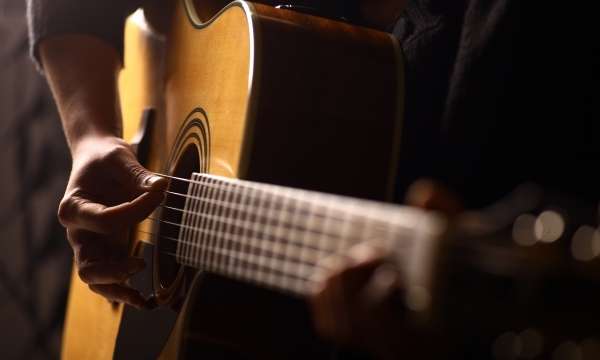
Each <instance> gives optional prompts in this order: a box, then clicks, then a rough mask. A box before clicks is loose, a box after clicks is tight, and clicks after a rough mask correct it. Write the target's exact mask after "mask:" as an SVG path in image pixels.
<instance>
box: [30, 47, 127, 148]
mask: <svg viewBox="0 0 600 360" xmlns="http://www.w3.org/2000/svg"><path fill="white" fill-rule="evenodd" d="M39 51H40V58H41V62H42V65H43V67H44V70H45V72H46V76H47V79H48V83H49V84H50V88H51V89H52V93H53V95H54V98H55V101H56V104H57V106H58V110H59V113H60V117H61V120H62V123H63V128H64V131H65V135H66V137H67V141H68V143H69V147H70V149H71V153H74V152H75V149H76V148H77V146H78V145H79V144H80V143H81V142H82V141H83V140H85V139H86V138H88V137H90V136H119V137H120V136H121V135H122V134H121V133H122V120H121V110H120V104H119V97H118V73H119V70H120V68H121V63H120V58H119V54H118V52H117V51H116V50H115V48H114V47H112V46H111V45H110V44H108V43H106V42H104V41H103V40H100V39H97V38H94V37H90V36H86V35H61V36H55V37H51V38H48V39H45V40H44V41H42V42H41V44H40V47H39Z"/></svg>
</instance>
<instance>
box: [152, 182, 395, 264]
mask: <svg viewBox="0 0 600 360" xmlns="http://www.w3.org/2000/svg"><path fill="white" fill-rule="evenodd" d="M204 176H205V177H204V178H202V179H201V181H194V180H188V179H183V178H177V177H170V176H165V177H170V178H172V179H176V180H180V181H185V182H188V183H192V184H199V185H203V187H210V188H212V189H209V190H212V191H211V192H214V191H217V192H218V193H219V192H220V193H219V196H215V198H221V197H223V198H227V195H229V197H232V196H240V194H239V193H238V194H236V193H235V191H230V190H235V186H234V184H233V183H234V182H233V181H232V180H231V179H227V180H229V183H228V182H224V181H222V182H219V181H218V180H219V177H216V176H212V179H211V177H209V176H206V175H204ZM225 179H226V178H225ZM257 185H263V184H257ZM245 187H246V189H243V188H242V191H244V190H250V191H249V192H250V193H251V194H252V195H253V196H248V197H247V199H245V200H246V202H245V203H244V204H245V205H246V206H244V207H241V206H236V205H234V204H231V203H228V202H227V201H219V200H216V199H206V198H202V197H198V196H193V195H184V194H180V193H175V192H170V193H173V194H174V195H178V196H183V197H185V198H188V199H196V200H199V201H200V202H204V203H205V204H204V205H207V204H206V203H212V204H216V205H221V207H222V208H221V209H213V210H215V213H222V212H223V211H224V210H236V211H238V212H239V213H241V214H242V215H245V218H248V214H249V211H248V210H247V209H248V205H250V200H248V198H258V199H259V200H261V201H262V200H264V199H265V198H264V197H261V196H260V195H264V194H266V193H267V192H266V191H265V188H267V187H271V189H273V190H275V189H277V188H281V187H277V186H271V185H263V186H262V188H260V186H254V187H252V186H248V185H246V186H245ZM204 190H207V189H204ZM286 190H287V189H286ZM227 191H229V194H227ZM244 192H246V191H244ZM280 192H282V193H285V195H283V196H282V197H283V198H284V199H285V198H288V199H293V198H296V197H297V196H290V195H297V194H293V193H292V191H280ZM267 195H268V194H267ZM324 197H325V196H324ZM333 199H334V198H333V197H331V196H329V197H327V200H333ZM305 203H307V204H309V205H314V204H313V203H312V202H310V201H305ZM259 204H260V203H259ZM162 206H163V207H164V208H166V209H168V210H171V211H179V212H181V213H182V214H186V213H187V214H191V215H193V216H199V217H203V218H204V219H203V221H204V222H206V221H207V220H213V222H212V224H211V227H212V226H216V227H215V229H217V230H218V229H219V226H218V225H219V224H224V225H226V226H230V227H231V226H234V227H238V228H240V229H242V230H247V231H249V232H253V233H257V232H256V225H257V222H254V226H253V229H250V228H248V227H245V226H243V225H239V224H238V223H239V219H234V220H236V221H235V222H233V223H232V222H231V221H227V218H226V217H223V216H218V215H217V216H215V215H207V214H201V213H198V212H194V211H188V210H185V209H178V208H174V207H169V206H166V205H162ZM259 208H260V206H259ZM321 208H323V209H325V210H326V213H325V214H326V215H329V214H327V212H330V211H328V210H330V207H329V206H322V207H321ZM267 210H272V208H269V209H267ZM277 210H279V211H283V212H289V213H292V214H293V213H294V211H296V210H298V209H297V208H291V209H290V208H286V207H285V206H282V207H281V208H280V209H277ZM311 215H316V216H325V215H323V214H319V213H315V212H312V213H311ZM254 216H255V218H262V219H266V220H267V221H269V220H274V219H269V216H265V215H264V214H254ZM325 217H326V218H327V219H329V221H331V220H336V219H335V218H333V217H327V216H325ZM280 218H281V216H277V217H276V218H275V219H277V220H279V219H280ZM149 220H153V221H161V220H157V219H149ZM215 220H216V221H215ZM337 220H339V221H344V220H347V219H341V218H337ZM163 222H165V221H163ZM241 222H242V224H247V223H250V224H252V222H249V221H247V220H246V219H244V220H242V221H241ZM167 223H168V222H167ZM170 224H171V225H174V226H179V227H182V228H184V227H187V228H189V229H191V230H192V232H196V233H197V232H204V233H208V234H213V235H216V236H215V237H213V238H212V240H213V241H214V242H216V241H227V240H229V242H230V243H231V240H232V239H227V233H219V232H218V231H216V232H215V231H208V230H200V229H196V228H193V227H189V226H186V225H180V224H176V223H172V222H171V223H170ZM284 224H285V225H289V226H290V227H289V229H288V230H294V229H293V228H294V224H293V223H291V222H288V223H284ZM264 225H266V226H270V225H269V224H268V223H267V224H264ZM296 228H299V229H301V230H302V228H301V227H299V226H298V225H296ZM387 228H388V229H387V230H388V231H390V227H389V226H387ZM275 229H276V230H278V229H280V228H278V227H275ZM304 230H305V233H306V231H307V230H309V229H304ZM296 231H297V230H296ZM258 234H260V233H258ZM219 235H221V236H220V237H219ZM320 235H321V236H330V237H333V235H331V234H327V233H323V232H321V233H320ZM305 237H306V236H305ZM271 238H272V239H273V238H274V240H275V241H277V240H278V239H277V237H273V236H272V235H271ZM208 240H209V241H210V238H209V239H208ZM250 240H257V237H251V238H250V239H249V241H250ZM171 241H175V242H179V243H182V242H183V243H188V244H190V245H192V248H193V247H201V245H199V244H196V243H190V242H184V241H181V240H174V239H173V238H172V239H171ZM250 242H251V241H250ZM284 243H286V244H291V245H296V246H299V247H300V248H301V249H302V247H304V246H306V245H305V244H298V243H296V242H289V241H288V242H284ZM242 245H244V246H245V247H246V248H249V247H251V248H254V249H258V250H262V251H270V252H273V253H275V252H274V250H273V249H268V248H265V247H264V246H262V247H261V246H258V247H257V246H249V244H247V243H246V244H242ZM242 245H240V246H242ZM250 245H251V244H250ZM204 250H211V251H217V249H213V247H211V246H209V247H207V248H205V249H204ZM314 252H315V253H317V254H318V253H319V252H323V251H322V250H320V249H319V247H317V248H316V250H315V251H314ZM205 254H206V252H205ZM282 255H283V256H284V258H285V253H283V254H282ZM179 256H180V257H181V255H179ZM254 256H255V257H257V258H259V260H260V259H264V255H263V256H262V257H261V256H258V255H257V254H255V255H254ZM187 258H189V259H191V260H194V261H198V259H197V258H194V257H187ZM244 261H247V259H246V260H244ZM257 266H258V265H257Z"/></svg>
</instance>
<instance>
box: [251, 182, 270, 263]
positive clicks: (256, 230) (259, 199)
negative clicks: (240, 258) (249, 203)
mask: <svg viewBox="0 0 600 360" xmlns="http://www.w3.org/2000/svg"><path fill="white" fill-rule="evenodd" d="M254 194H255V198H254V201H255V207H254V208H255V210H254V211H253V213H254V219H253V220H254V221H253V225H252V233H253V234H254V235H255V236H252V237H251V238H250V239H249V240H248V241H249V243H250V245H251V246H255V244H258V245H260V244H262V245H263V246H266V247H268V246H269V244H268V243H267V242H266V241H265V237H264V234H263V232H262V231H260V224H259V222H258V218H259V213H260V210H261V207H262V206H263V202H264V196H262V194H264V190H262V189H260V188H258V187H256V189H255V193H254ZM255 247H257V246H255ZM261 250H262V248H261V247H258V249H257V250H256V254H254V257H255V259H256V260H257V262H258V263H259V264H261V261H260V259H262V258H264V256H261V255H262V251H261ZM261 265H262V264H261Z"/></svg>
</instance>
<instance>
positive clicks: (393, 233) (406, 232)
mask: <svg viewBox="0 0 600 360" xmlns="http://www.w3.org/2000/svg"><path fill="white" fill-rule="evenodd" d="M199 201H209V200H203V199H201V198H200V199H199ZM223 204H225V205H223V207H224V208H226V209H239V208H240V207H239V206H237V205H232V206H229V205H228V203H225V202H223ZM159 207H162V208H164V209H167V210H171V211H177V212H180V213H187V214H192V215H193V216H197V217H205V218H207V219H208V220H213V221H215V222H218V223H220V224H224V225H230V227H235V228H237V229H238V230H245V231H248V232H251V231H254V230H253V228H251V227H247V226H244V225H245V224H253V223H258V221H256V220H258V219H261V220H266V222H265V223H264V224H261V225H263V226H266V227H268V228H269V229H273V228H275V229H277V228H280V227H282V226H283V227H286V230H288V231H290V232H293V233H294V234H296V235H297V234H298V233H303V234H307V233H313V234H314V235H316V236H324V237H328V238H330V239H333V240H339V239H340V236H338V235H335V234H333V233H329V232H326V231H319V230H316V229H313V228H312V227H303V226H302V225H300V224H299V223H297V222H296V223H295V222H282V221H279V222H278V223H277V225H270V224H269V222H273V221H274V220H279V219H280V217H279V216H275V217H269V216H268V215H264V214H261V213H254V214H253V215H254V216H255V221H254V222H252V221H249V220H246V219H244V220H239V219H232V218H229V217H226V216H221V215H210V214H204V213H199V212H194V211H189V210H185V209H180V208H175V207H170V206H166V205H159ZM267 210H268V209H267ZM319 215H320V216H322V214H319ZM147 219H148V220H153V221H159V222H163V223H167V224H170V225H173V226H180V227H183V228H186V230H188V229H191V230H192V231H195V230H196V229H197V228H196V227H193V226H189V225H184V224H177V223H174V222H169V221H167V220H162V219H156V218H152V217H148V218H147ZM337 220H339V221H343V220H341V219H339V218H338V219H337ZM240 222H241V223H242V224H243V225H239V223H240ZM352 223H353V222H352V220H351V219H348V220H346V221H343V223H342V224H341V228H342V229H343V228H344V226H346V227H351V225H352ZM372 229H373V231H372V232H374V233H385V232H387V234H388V236H386V238H398V239H400V238H407V237H410V236H411V235H414V231H412V230H411V229H405V228H395V229H394V228H392V227H390V226H384V225H382V224H381V223H376V224H374V226H373V227H372ZM338 233H341V231H340V232H338ZM267 236H269V237H270V238H271V240H274V241H277V240H278V239H280V238H277V237H276V236H275V235H273V234H271V233H267ZM296 238H297V237H296ZM348 238H352V236H348V235H347V236H344V239H348ZM315 241H316V240H315ZM315 241H312V243H314V242H315ZM292 243H294V244H297V245H298V246H308V247H310V248H314V249H320V248H319V247H318V246H311V244H304V243H298V242H294V241H292ZM396 245H401V244H396Z"/></svg>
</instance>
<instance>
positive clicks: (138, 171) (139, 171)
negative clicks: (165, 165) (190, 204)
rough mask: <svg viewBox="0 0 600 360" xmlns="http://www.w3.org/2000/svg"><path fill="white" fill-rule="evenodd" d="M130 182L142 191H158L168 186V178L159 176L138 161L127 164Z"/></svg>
mask: <svg viewBox="0 0 600 360" xmlns="http://www.w3.org/2000/svg"><path fill="white" fill-rule="evenodd" d="M127 169H128V176H129V182H130V183H132V184H133V185H134V186H135V187H136V188H137V189H138V190H140V191H141V192H158V191H164V190H166V188H167V185H168V183H169V181H168V180H167V178H165V177H162V176H159V175H157V174H155V173H153V172H152V171H150V170H148V169H146V168H144V167H143V166H142V165H140V164H139V163H138V162H137V161H135V162H132V163H131V164H129V166H127Z"/></svg>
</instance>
